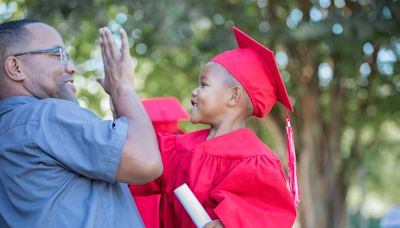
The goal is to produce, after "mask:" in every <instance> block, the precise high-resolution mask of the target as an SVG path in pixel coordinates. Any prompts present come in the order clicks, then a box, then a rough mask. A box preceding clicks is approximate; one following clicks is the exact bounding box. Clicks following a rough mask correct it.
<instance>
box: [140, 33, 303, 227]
mask: <svg viewBox="0 0 400 228" xmlns="http://www.w3.org/2000/svg"><path fill="white" fill-rule="evenodd" d="M233 30H234V33H235V37H236V40H237V42H238V45H239V48H238V49H235V50H231V51H227V52H224V53H222V54H220V55H218V56H216V57H214V58H213V59H211V61H210V62H209V63H207V64H206V65H205V66H204V67H203V68H202V70H201V72H200V75H199V84H200V85H199V87H198V88H196V89H194V90H193V92H192V105H193V109H192V115H191V121H192V122H193V123H203V124H208V125H210V129H204V130H199V131H195V132H192V133H188V134H184V135H169V136H168V135H163V136H160V137H159V146H160V150H161V152H162V156H163V163H164V173H163V175H162V177H160V178H159V179H158V180H156V181H155V182H152V183H150V184H147V185H138V186H135V189H134V191H135V193H136V194H139V195H142V194H150V193H161V205H160V220H161V221H160V224H161V227H171V228H175V227H194V223H193V222H192V220H191V219H190V217H189V216H188V214H187V213H186V211H185V209H184V208H183V207H182V205H181V204H180V202H179V201H178V199H177V198H176V196H175V195H174V193H173V191H174V190H175V189H176V188H177V187H179V186H180V185H182V184H183V183H187V184H188V186H189V187H190V189H191V190H192V191H193V192H194V194H195V196H196V197H197V199H198V200H199V201H200V203H201V204H202V205H203V207H204V208H205V209H206V211H207V212H208V214H209V215H210V217H211V218H212V219H213V222H211V223H209V224H207V227H224V226H225V227H292V225H293V222H294V220H295V218H296V209H295V200H293V199H292V196H291V194H290V193H289V191H288V189H287V185H286V181H285V174H284V171H283V168H282V165H281V162H280V161H279V158H278V157H277V156H276V155H275V154H274V152H273V151H272V150H271V149H270V148H268V147H267V146H266V145H265V144H264V143H263V142H262V141H261V140H260V139H258V137H257V136H256V135H255V134H254V133H253V132H252V131H251V130H250V129H247V128H245V127H244V126H245V120H246V119H247V118H249V117H250V116H251V115H253V116H257V117H260V118H262V117H264V116H265V115H266V114H268V112H269V111H270V110H271V108H272V106H273V105H274V104H275V102H276V100H278V101H279V102H280V103H282V104H283V105H285V106H286V108H287V109H289V110H290V111H293V107H292V105H291V103H290V100H289V97H288V94H287V92H286V89H285V86H284V84H283V81H282V79H281V77H280V74H279V71H278V69H277V66H276V62H275V59H274V57H273V54H272V52H271V51H270V50H268V49H266V48H265V47H263V46H262V45H261V44H259V43H257V41H255V40H253V39H252V38H251V37H249V36H247V35H246V34H244V33H243V32H242V31H240V30H239V29H237V28H235V27H234V28H233ZM294 177H295V176H294ZM295 187H297V185H296V186H295ZM296 203H297V201H296Z"/></svg>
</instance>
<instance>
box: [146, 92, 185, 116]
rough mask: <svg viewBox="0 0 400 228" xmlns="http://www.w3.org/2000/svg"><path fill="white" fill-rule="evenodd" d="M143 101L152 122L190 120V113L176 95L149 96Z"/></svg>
mask: <svg viewBox="0 0 400 228" xmlns="http://www.w3.org/2000/svg"><path fill="white" fill-rule="evenodd" d="M142 102H143V106H144V108H145V109H146V112H147V114H148V115H149V117H150V120H151V121H152V122H178V121H180V120H189V115H188V114H187V113H186V111H185V110H184V109H183V107H182V106H181V104H180V103H179V101H178V100H177V99H176V98H175V97H159V98H149V99H143V100H142Z"/></svg>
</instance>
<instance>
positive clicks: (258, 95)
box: [211, 27, 293, 118]
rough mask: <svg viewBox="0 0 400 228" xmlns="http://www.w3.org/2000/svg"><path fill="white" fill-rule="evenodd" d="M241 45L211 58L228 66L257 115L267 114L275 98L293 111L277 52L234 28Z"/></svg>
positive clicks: (226, 67) (237, 40)
mask: <svg viewBox="0 0 400 228" xmlns="http://www.w3.org/2000/svg"><path fill="white" fill-rule="evenodd" d="M233 31H234V33H235V37H236V42H237V43H238V45H239V48H237V49H234V50H231V51H227V52H224V53H222V54H220V55H217V56H216V57H214V58H213V59H211V61H213V62H217V63H219V64H221V65H222V66H224V67H225V69H227V70H228V71H229V72H230V73H231V74H232V75H233V76H234V77H235V78H236V79H237V80H238V81H239V82H240V84H241V85H242V86H243V87H244V89H245V90H246V92H247V94H248V95H249V97H250V100H251V103H252V104H253V107H254V113H253V115H254V116H257V117H260V118H262V117H264V116H265V115H267V114H268V113H269V111H270V110H271V108H272V107H273V106H274V104H275V102H276V101H279V102H280V103H282V104H283V105H284V106H286V108H287V109H289V110H290V111H291V112H293V106H292V104H291V103H290V99H289V95H288V94H287V92H286V88H285V85H284V84H283V81H282V77H281V75H280V73H279V70H278V66H277V65H276V61H275V58H274V53H273V52H272V51H271V50H269V49H268V48H266V47H264V46H263V45H261V44H260V43H258V42H257V41H256V40H254V39H253V38H251V37H250V36H248V35H247V34H245V33H244V32H242V31H240V30H239V29H238V28H236V27H233Z"/></svg>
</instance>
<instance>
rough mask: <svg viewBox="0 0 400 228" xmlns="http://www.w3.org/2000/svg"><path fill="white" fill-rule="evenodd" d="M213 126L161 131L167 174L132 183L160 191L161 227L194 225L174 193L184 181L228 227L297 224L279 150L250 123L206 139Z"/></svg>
mask: <svg viewBox="0 0 400 228" xmlns="http://www.w3.org/2000/svg"><path fill="white" fill-rule="evenodd" d="M208 132H209V130H208V129H205V130H200V131H195V132H192V133H188V134H184V135H165V136H161V137H160V139H159V145H160V150H161V151H162V157H163V163H164V173H163V175H162V177H160V178H159V179H157V180H156V181H155V182H152V183H150V184H146V185H135V186H134V188H133V191H134V193H135V194H136V195H148V194H156V193H161V205H160V225H161V227H168V228H175V227H195V226H194V223H193V222H192V220H191V219H190V217H189V215H188V214H187V212H186V211H185V209H184V208H183V207H182V205H181V203H180V202H179V200H178V199H177V197H176V196H175V195H174V193H173V191H174V189H176V188H177V187H179V186H180V185H182V184H183V183H187V184H188V186H189V187H190V189H191V190H192V191H193V192H194V194H195V196H196V197H197V199H198V200H199V201H200V203H201V204H202V205H203V207H204V208H205V209H206V211H207V212H208V214H209V215H210V217H211V218H212V219H217V218H218V219H220V220H221V222H222V223H223V224H224V225H225V226H226V227H263V228H264V227H279V228H285V227H292V225H293V223H294V220H295V218H296V209H295V206H294V203H293V200H292V197H291V195H290V193H289V191H288V189H287V187H286V181H285V174H284V172H283V168H282V165H281V162H280V160H279V158H278V157H277V156H276V155H275V154H274V152H273V151H272V150H271V149H270V148H268V147H267V146H266V145H265V144H264V143H263V142H262V141H261V140H259V139H258V137H257V136H256V135H255V134H254V133H253V132H252V131H251V130H249V129H247V128H242V129H239V130H236V131H234V132H231V133H228V134H225V135H222V136H218V137H215V138H212V139H209V140H207V141H206V137H207V135H208Z"/></svg>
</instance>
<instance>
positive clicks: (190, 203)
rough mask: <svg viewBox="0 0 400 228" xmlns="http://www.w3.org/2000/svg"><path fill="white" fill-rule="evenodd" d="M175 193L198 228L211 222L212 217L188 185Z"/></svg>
mask: <svg viewBox="0 0 400 228" xmlns="http://www.w3.org/2000/svg"><path fill="white" fill-rule="evenodd" d="M174 193H175V195H176V197H178V199H179V201H180V202H181V204H182V205H183V207H184V208H185V210H186V211H187V213H188V214H189V216H190V218H192V220H193V222H194V224H195V225H196V226H197V227H203V226H204V225H206V224H207V223H209V222H211V218H210V216H209V215H208V214H207V212H206V210H204V208H203V206H201V204H200V202H199V201H198V200H197V198H196V196H194V194H193V192H192V191H191V190H190V188H189V187H188V186H187V184H183V185H181V186H179V187H178V188H176V189H175V190H174Z"/></svg>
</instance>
